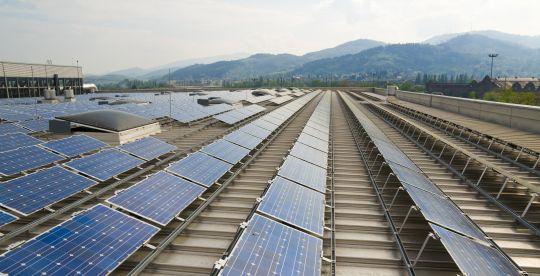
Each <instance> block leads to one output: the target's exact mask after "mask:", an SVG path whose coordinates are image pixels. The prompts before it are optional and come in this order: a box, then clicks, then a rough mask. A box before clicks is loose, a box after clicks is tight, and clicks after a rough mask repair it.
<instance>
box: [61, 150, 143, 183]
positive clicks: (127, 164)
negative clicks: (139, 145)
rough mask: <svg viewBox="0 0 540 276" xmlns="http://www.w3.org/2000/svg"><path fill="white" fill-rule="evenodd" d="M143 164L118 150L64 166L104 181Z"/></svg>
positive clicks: (91, 156)
mask: <svg viewBox="0 0 540 276" xmlns="http://www.w3.org/2000/svg"><path fill="white" fill-rule="evenodd" d="M143 163H144V161H143V160H141V159H139V158H137V157H133V156H131V155H129V154H125V153H123V152H121V151H118V150H114V149H108V150H104V151H100V152H98V153H94V154H92V155H88V156H85V157H82V158H79V159H74V160H71V161H69V162H67V163H65V164H64V165H65V166H67V167H70V168H72V169H74V170H77V171H79V172H81V173H84V174H86V175H89V176H91V177H94V178H96V179H99V180H101V181H105V180H107V179H109V178H111V177H113V176H117V175H119V174H121V173H124V172H126V171H129V170H131V169H133V168H135V167H137V166H139V165H141V164H143Z"/></svg>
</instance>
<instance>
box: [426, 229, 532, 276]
mask: <svg viewBox="0 0 540 276" xmlns="http://www.w3.org/2000/svg"><path fill="white" fill-rule="evenodd" d="M430 226H431V227H432V228H433V230H434V231H435V233H436V234H437V236H439V238H440V240H441V243H442V244H443V246H444V247H445V248H446V249H447V251H448V253H450V256H451V257H452V259H453V260H454V261H455V262H456V265H457V266H458V267H459V269H460V270H461V271H462V272H463V274H464V275H490V276H491V275H493V276H495V275H501V276H509V275H516V276H518V275H523V274H521V273H520V272H519V269H518V268H517V267H516V266H515V265H514V264H513V263H512V262H511V261H510V260H509V259H508V258H507V257H506V256H504V255H503V254H502V253H501V252H500V251H498V250H497V249H495V248H494V247H490V246H487V245H484V244H481V243H479V242H476V241H473V240H471V239H469V238H466V237H463V236H461V235H459V234H456V233H454V232H452V231H449V230H446V229H444V228H442V227H439V226H437V225H435V224H432V223H430Z"/></svg>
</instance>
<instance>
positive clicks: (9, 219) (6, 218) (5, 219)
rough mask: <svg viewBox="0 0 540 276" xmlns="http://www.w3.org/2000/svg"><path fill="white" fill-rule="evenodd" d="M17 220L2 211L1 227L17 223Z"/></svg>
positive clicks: (0, 214) (0, 216) (0, 212)
mask: <svg viewBox="0 0 540 276" xmlns="http://www.w3.org/2000/svg"><path fill="white" fill-rule="evenodd" d="M17 219H19V218H17V217H16V216H14V215H12V214H8V213H6V212H4V211H2V210H0V227H2V226H4V225H6V224H9V223H12V222H14V221H16V220H17Z"/></svg>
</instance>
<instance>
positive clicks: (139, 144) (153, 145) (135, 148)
mask: <svg viewBox="0 0 540 276" xmlns="http://www.w3.org/2000/svg"><path fill="white" fill-rule="evenodd" d="M118 148H119V149H121V150H123V151H125V152H128V153H131V154H133V155H135V156H137V157H140V158H142V159H144V160H152V159H154V158H157V157H160V156H162V155H164V154H166V153H169V152H171V151H173V150H176V149H177V147H176V146H173V145H171V144H168V143H166V142H164V141H161V140H159V139H157V138H154V137H145V138H142V139H139V140H136V141H134V142H131V143H127V144H123V145H121V146H119V147H118Z"/></svg>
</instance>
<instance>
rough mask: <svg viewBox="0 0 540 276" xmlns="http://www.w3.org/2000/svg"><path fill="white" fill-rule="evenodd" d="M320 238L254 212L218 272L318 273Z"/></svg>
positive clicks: (238, 273)
mask: <svg viewBox="0 0 540 276" xmlns="http://www.w3.org/2000/svg"><path fill="white" fill-rule="evenodd" d="M321 252H322V240H321V239H319V238H317V237H314V236H311V235H309V234H306V233H303V232H301V231H298V230H296V229H294V228H291V227H288V226H285V225H283V224H281V223H278V222H275V221H272V220H270V219H267V218H265V217H262V216H260V215H257V214H255V215H254V216H253V217H252V218H251V220H250V221H249V223H248V225H247V228H246V230H244V232H243V233H242V235H241V236H240V239H239V240H238V242H237V243H236V245H235V246H234V248H233V250H232V251H231V254H230V256H229V259H228V261H227V263H226V264H225V266H224V268H223V270H222V272H221V275H320V274H321Z"/></svg>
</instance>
